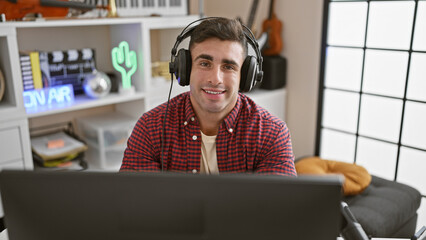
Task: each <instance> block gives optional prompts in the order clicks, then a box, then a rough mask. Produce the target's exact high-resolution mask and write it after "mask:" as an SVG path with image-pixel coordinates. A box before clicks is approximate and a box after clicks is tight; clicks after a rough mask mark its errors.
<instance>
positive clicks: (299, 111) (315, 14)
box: [190, 0, 323, 158]
mask: <svg viewBox="0 0 426 240" xmlns="http://www.w3.org/2000/svg"><path fill="white" fill-rule="evenodd" d="M252 2H253V1H247V0H232V1H229V0H204V13H205V15H207V16H221V17H229V18H235V17H237V16H239V17H241V18H242V19H243V21H247V18H248V16H249V12H250V9H251V4H252ZM269 2H270V1H259V6H258V8H257V11H256V17H255V29H257V30H258V31H260V30H261V24H262V22H263V20H265V19H266V18H267V16H268V12H269ZM322 2H323V1H321V0H279V1H275V13H276V15H277V17H278V19H280V20H281V21H282V23H283V29H282V34H281V35H282V39H283V43H284V48H283V50H282V52H281V55H282V56H284V57H286V58H287V64H288V70H287V71H288V72H287V87H286V88H287V101H286V122H287V124H288V127H289V128H290V132H291V135H292V141H293V148H294V153H295V155H296V158H297V157H302V156H305V155H313V154H314V151H315V134H316V120H317V119H316V118H317V104H318V101H317V100H318V85H319V70H320V52H321V34H322V32H321V31H322V29H321V26H322V11H323V10H322V7H323V3H322ZM190 7H191V9H190V11H191V13H193V14H198V7H199V5H198V0H191V2H190Z"/></svg>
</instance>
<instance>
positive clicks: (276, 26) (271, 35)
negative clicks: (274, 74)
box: [262, 0, 283, 56]
mask: <svg viewBox="0 0 426 240" xmlns="http://www.w3.org/2000/svg"><path fill="white" fill-rule="evenodd" d="M281 29H282V23H281V21H280V20H279V19H278V18H277V16H276V15H275V13H274V0H271V4H270V6H269V18H268V19H266V20H265V21H264V22H263V24H262V31H263V32H266V33H267V35H268V38H267V42H266V45H265V48H264V49H263V51H262V53H263V55H265V56H272V55H278V54H280V52H281V49H282V48H283V41H282V39H281Z"/></svg>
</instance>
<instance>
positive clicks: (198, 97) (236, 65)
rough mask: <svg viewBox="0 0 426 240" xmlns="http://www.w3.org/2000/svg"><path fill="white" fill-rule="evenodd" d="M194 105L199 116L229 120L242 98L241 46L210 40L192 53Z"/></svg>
mask: <svg viewBox="0 0 426 240" xmlns="http://www.w3.org/2000/svg"><path fill="white" fill-rule="evenodd" d="M191 58H192V70H191V77H190V91H191V103H192V105H193V107H194V110H195V112H196V113H197V114H208V113H217V114H219V115H220V116H221V117H224V116H226V115H227V114H228V113H229V112H231V110H232V109H233V108H234V106H235V103H236V101H237V98H238V88H239V85H240V73H241V67H242V64H243V61H244V50H243V47H242V46H241V44H240V43H238V42H235V41H222V40H220V39H218V38H210V39H207V40H205V41H203V42H201V43H196V44H195V45H194V46H193V47H192V50H191Z"/></svg>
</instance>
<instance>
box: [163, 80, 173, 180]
mask: <svg viewBox="0 0 426 240" xmlns="http://www.w3.org/2000/svg"><path fill="white" fill-rule="evenodd" d="M172 88H173V73H170V90H169V96H168V97H167V105H166V112H165V113H164V119H163V130H162V131H161V172H164V132H165V131H166V119H167V113H168V112H169V103H170V96H171V95H172Z"/></svg>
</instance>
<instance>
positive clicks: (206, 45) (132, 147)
mask: <svg viewBox="0 0 426 240" xmlns="http://www.w3.org/2000/svg"><path fill="white" fill-rule="evenodd" d="M244 31H246V30H244V28H243V26H242V25H241V24H240V23H239V22H238V21H237V20H230V19H224V18H213V19H206V20H204V21H202V22H201V23H200V24H199V25H198V26H196V27H195V29H194V30H193V31H192V32H191V35H190V37H191V40H190V44H189V52H190V56H189V57H188V59H189V58H190V59H191V61H190V63H188V64H190V66H191V68H190V70H188V72H190V75H189V85H190V91H189V92H186V93H183V94H181V95H179V96H177V97H175V98H173V99H171V100H170V103H169V106H168V110H167V109H166V106H167V103H164V104H162V105H160V106H158V107H156V108H154V109H153V110H151V111H149V112H147V113H145V114H143V115H142V117H141V118H140V119H139V121H138V122H137V124H136V126H135V128H134V130H133V132H132V135H131V136H130V138H129V140H128V144H127V149H126V150H125V153H124V159H123V163H122V166H121V170H120V171H161V169H162V167H163V168H164V170H165V171H174V172H190V173H206V174H218V173H221V174H222V173H241V172H251V173H259V174H277V175H290V176H295V175H296V171H295V168H294V162H293V161H294V156H293V151H292V147H291V140H290V133H289V130H288V128H287V126H286V124H285V123H284V122H283V121H281V120H279V119H278V118H276V117H274V116H272V115H271V114H270V113H268V112H267V111H266V110H265V109H263V108H261V107H260V106H258V105H256V104H255V103H254V102H253V101H252V100H251V99H250V98H248V97H246V96H245V95H243V94H241V93H239V88H240V81H244V80H243V79H241V71H242V66H243V62H244V60H245V59H246V56H247V37H246V36H245V33H244ZM243 71H244V70H243ZM166 111H167V117H166V119H165V125H164V127H163V120H164V116H165V113H166ZM163 131H164V132H163ZM162 133H164V142H162V140H161V136H162ZM162 148H163V149H164V151H163V153H162Z"/></svg>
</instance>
